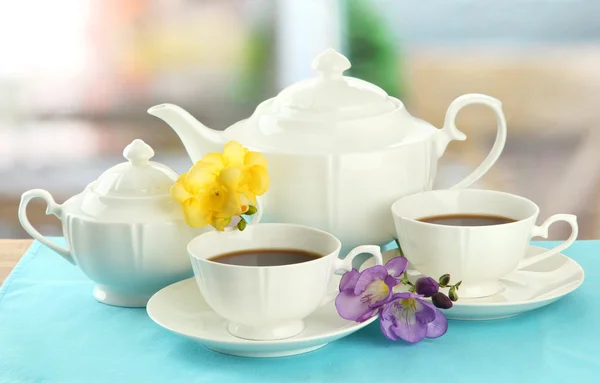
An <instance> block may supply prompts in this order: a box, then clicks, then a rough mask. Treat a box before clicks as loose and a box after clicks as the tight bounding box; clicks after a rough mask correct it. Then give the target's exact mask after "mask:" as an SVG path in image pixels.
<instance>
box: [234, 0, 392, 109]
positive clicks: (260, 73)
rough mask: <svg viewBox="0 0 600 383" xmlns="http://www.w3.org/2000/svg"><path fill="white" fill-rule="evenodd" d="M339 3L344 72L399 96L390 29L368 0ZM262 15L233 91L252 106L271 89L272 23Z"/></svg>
mask: <svg viewBox="0 0 600 383" xmlns="http://www.w3.org/2000/svg"><path fill="white" fill-rule="evenodd" d="M343 4H344V7H342V9H344V11H343V12H344V15H343V19H345V25H346V27H345V28H344V31H343V32H344V34H343V38H344V44H343V46H344V47H345V51H346V52H344V54H345V55H346V56H347V57H348V59H349V60H350V62H351V63H352V68H350V70H349V71H348V72H346V75H348V76H353V77H356V78H360V79H362V80H365V81H368V82H371V83H374V84H375V85H377V86H379V87H381V88H382V89H383V90H385V91H386V92H387V93H388V94H389V95H391V96H394V97H397V98H402V96H403V89H404V87H403V82H402V76H401V72H402V71H401V60H400V54H399V48H398V46H397V44H396V41H395V39H394V35H393V32H392V31H391V29H390V28H389V26H388V25H387V24H386V23H385V21H384V20H383V17H382V16H381V14H380V13H379V11H378V10H377V9H375V7H374V6H373V5H372V4H371V2H370V1H369V0H346V1H344V3H343ZM265 19H266V18H265ZM265 19H263V20H259V21H258V22H257V23H256V24H255V27H254V28H253V29H252V31H251V32H250V37H249V42H248V45H247V47H246V54H245V57H246V59H245V62H244V63H243V73H242V76H241V77H240V82H239V87H236V89H235V91H234V98H235V99H236V101H237V102H239V103H240V105H244V106H245V105H248V106H250V105H254V106H256V105H257V104H258V103H260V102H261V101H263V100H265V99H266V98H269V97H273V96H274V93H275V76H274V75H273V74H274V70H275V69H274V63H275V41H276V40H275V39H276V36H275V34H274V28H273V23H272V22H268V21H269V20H265ZM307 27H309V26H307ZM307 65H310V63H307Z"/></svg>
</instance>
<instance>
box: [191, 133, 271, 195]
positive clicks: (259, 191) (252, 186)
mask: <svg viewBox="0 0 600 383" xmlns="http://www.w3.org/2000/svg"><path fill="white" fill-rule="evenodd" d="M200 162H203V163H205V164H211V165H213V166H215V168H217V169H223V168H226V167H230V166H235V167H240V168H241V169H242V175H241V180H240V182H239V185H238V192H240V193H243V194H244V196H245V197H246V198H247V199H248V201H249V202H250V203H252V204H253V205H256V196H261V195H263V194H264V193H265V192H266V191H267V190H268V189H269V186H270V179H269V173H268V172H267V160H265V157H263V155H262V154H261V153H258V152H251V151H249V150H248V149H246V148H244V147H243V146H242V145H241V144H240V143H239V142H236V141H229V142H228V143H227V144H226V145H225V147H224V149H223V153H222V154H221V153H209V154H207V155H206V156H204V157H203V158H202V160H200Z"/></svg>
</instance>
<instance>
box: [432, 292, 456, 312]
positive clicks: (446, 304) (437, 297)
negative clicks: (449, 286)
mask: <svg viewBox="0 0 600 383" xmlns="http://www.w3.org/2000/svg"><path fill="white" fill-rule="evenodd" d="M431 302H432V303H433V305H434V306H435V307H437V308H438V309H449V308H450V307H452V301H451V300H450V298H448V297H447V296H446V294H444V293H442V292H437V293H435V294H433V296H432V297H431Z"/></svg>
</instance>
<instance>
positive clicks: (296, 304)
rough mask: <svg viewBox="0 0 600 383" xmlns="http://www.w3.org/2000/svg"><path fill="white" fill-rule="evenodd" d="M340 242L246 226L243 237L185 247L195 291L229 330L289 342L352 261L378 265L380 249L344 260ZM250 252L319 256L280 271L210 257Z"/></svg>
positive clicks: (306, 230) (273, 226) (295, 229)
mask: <svg viewBox="0 0 600 383" xmlns="http://www.w3.org/2000/svg"><path fill="white" fill-rule="evenodd" d="M340 248H341V243H340V241H339V240H338V239H337V238H336V237H334V236H333V235H331V234H329V233H326V232H324V231H321V230H318V229H314V228H310V227H306V226H300V225H292V224H278V223H265V224H258V225H251V226H248V227H247V228H246V230H244V231H243V232H240V231H231V232H216V231H212V232H208V233H204V234H201V235H199V236H198V237H196V238H194V239H193V240H192V241H191V242H190V244H189V245H188V252H189V254H190V259H191V261H192V266H193V269H194V275H195V277H196V278H195V279H196V282H197V284H198V288H199V290H200V291H201V293H202V295H203V297H204V299H206V302H207V303H208V305H209V306H210V307H211V308H212V309H213V310H214V311H215V312H216V313H218V314H219V315H220V316H221V317H223V318H225V319H227V320H228V321H229V324H228V330H229V332H230V333H232V334H234V335H235V336H237V337H240V338H245V339H253V340H274V339H284V338H290V337H292V336H295V335H297V334H299V333H300V332H302V330H303V329H304V322H303V319H304V318H306V317H308V316H309V315H310V314H312V313H313V312H314V311H315V310H317V309H318V308H319V307H320V306H323V305H328V304H330V303H331V302H332V301H333V300H334V299H335V296H336V295H337V294H336V293H331V290H330V289H329V285H330V282H331V280H332V278H333V276H334V275H335V273H336V272H345V271H349V270H351V269H352V260H353V259H354V258H355V257H356V256H357V255H360V254H363V253H369V254H371V255H372V256H373V257H374V259H375V260H376V262H377V263H378V264H381V251H380V249H379V246H358V247H357V248H355V249H353V250H352V251H351V252H350V253H349V254H348V255H347V256H346V257H345V258H344V259H343V260H342V259H340V258H338V256H339V253H340ZM251 249H298V250H307V251H311V252H315V253H317V254H321V255H322V257H321V258H318V259H315V260H312V261H308V262H302V263H296V264H290V265H282V266H266V267H255V266H238V265H230V264H223V263H218V262H213V261H211V260H210V258H212V257H215V256H218V255H221V254H224V253H229V252H236V251H242V250H251Z"/></svg>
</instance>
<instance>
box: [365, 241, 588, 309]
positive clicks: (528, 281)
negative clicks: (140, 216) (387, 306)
mask: <svg viewBox="0 0 600 383" xmlns="http://www.w3.org/2000/svg"><path fill="white" fill-rule="evenodd" d="M546 250H547V249H544V248H542V247H537V246H529V249H528V252H527V255H526V257H530V256H533V255H536V254H539V253H542V252H544V251H546ZM398 255H399V252H398V249H394V250H390V251H386V252H385V253H383V260H384V263H385V262H387V260H389V259H390V258H393V257H397V256H398ZM373 265H374V263H373V261H372V260H371V259H368V260H367V261H366V262H364V263H363V264H362V265H361V267H360V268H361V270H362V269H364V268H366V267H370V266H373ZM419 276H420V275H419V274H414V275H410V278H409V279H411V280H413V281H414V280H415V279H417V278H418V277H419ZM433 277H434V278H436V277H437V276H433ZM583 278H584V273H583V269H582V268H581V266H580V265H579V264H578V263H577V262H575V261H574V260H572V259H571V258H569V257H567V256H566V255H563V254H555V255H553V256H551V257H550V258H547V259H545V260H543V261H541V262H538V263H535V264H533V265H531V266H529V267H527V268H524V269H521V270H517V271H515V272H513V273H511V274H509V275H508V276H507V277H505V278H503V279H501V282H502V284H503V285H504V289H503V291H501V292H499V293H498V294H495V295H492V296H489V297H485V298H476V299H460V289H459V291H458V295H459V300H458V301H457V302H454V305H453V306H452V308H451V309H449V310H444V314H445V315H446V317H447V318H448V319H459V320H490V319H501V318H508V317H512V316H515V315H519V314H522V313H525V312H527V311H531V310H535V309H537V308H540V307H543V306H546V305H549V304H550V303H552V302H554V301H556V300H558V299H560V298H562V297H564V296H565V295H567V294H569V293H571V292H572V291H574V290H575V289H577V288H578V287H579V286H580V285H581V283H582V282H583Z"/></svg>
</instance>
